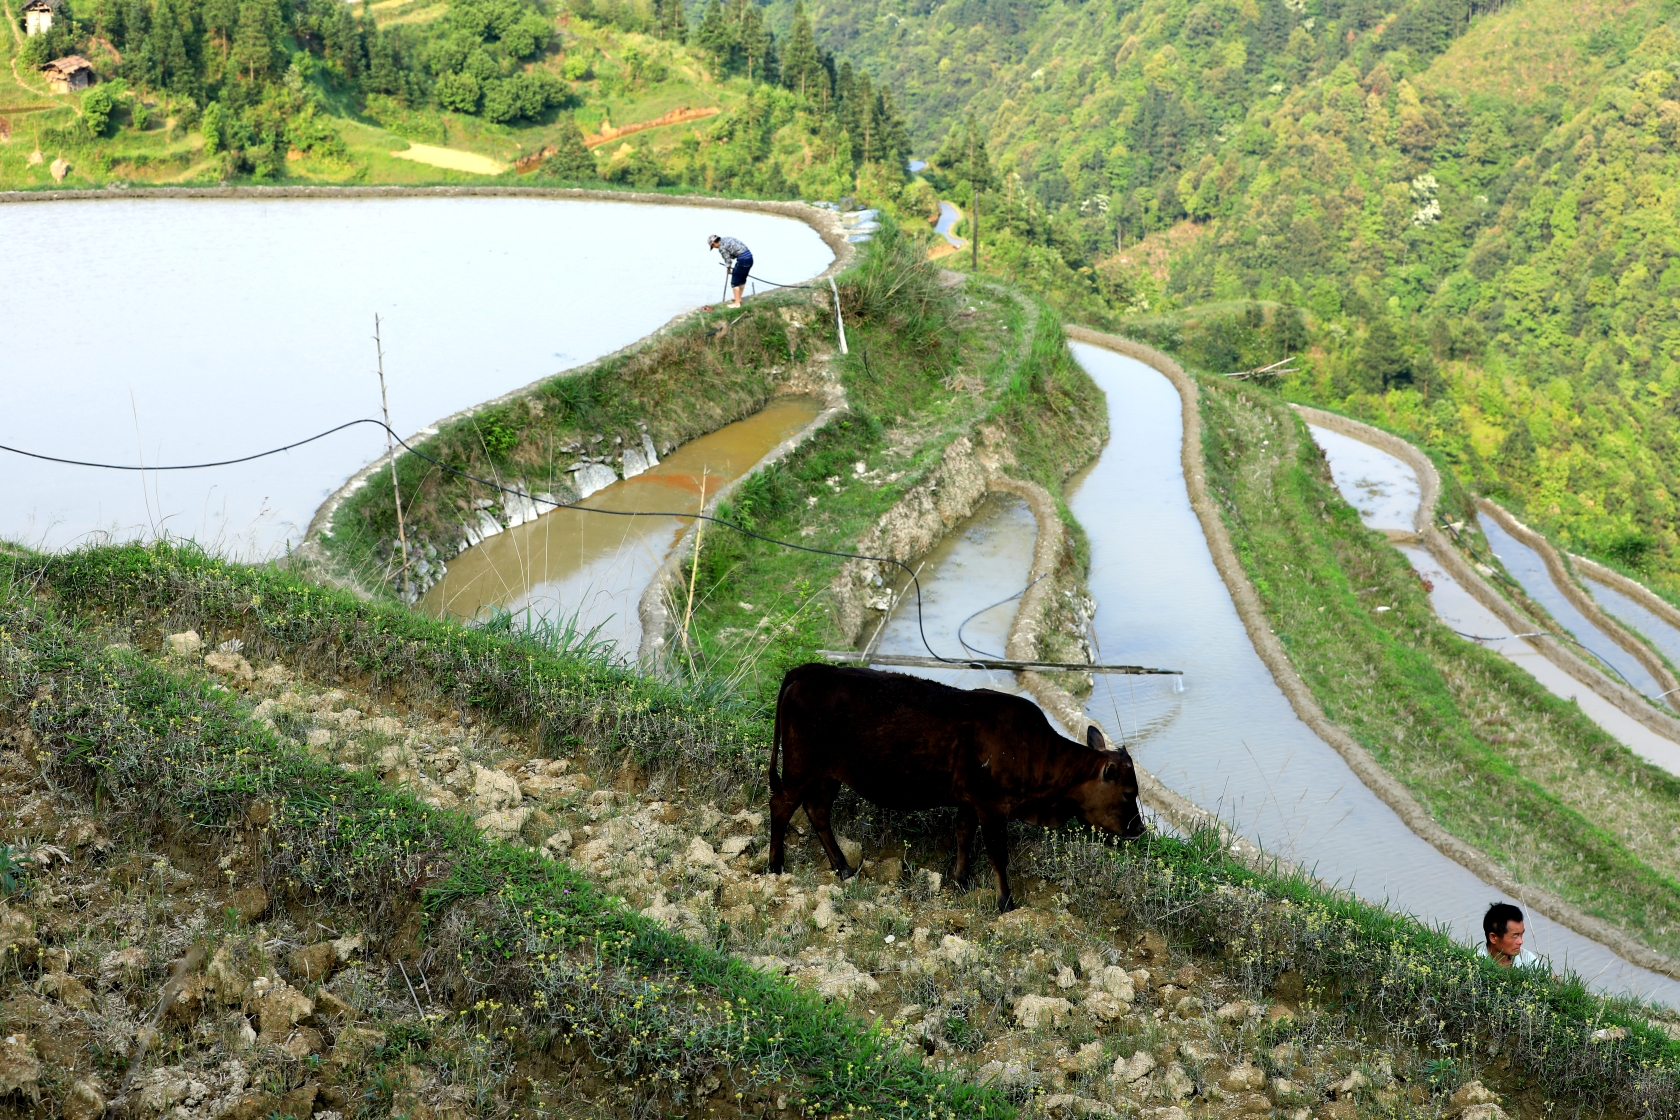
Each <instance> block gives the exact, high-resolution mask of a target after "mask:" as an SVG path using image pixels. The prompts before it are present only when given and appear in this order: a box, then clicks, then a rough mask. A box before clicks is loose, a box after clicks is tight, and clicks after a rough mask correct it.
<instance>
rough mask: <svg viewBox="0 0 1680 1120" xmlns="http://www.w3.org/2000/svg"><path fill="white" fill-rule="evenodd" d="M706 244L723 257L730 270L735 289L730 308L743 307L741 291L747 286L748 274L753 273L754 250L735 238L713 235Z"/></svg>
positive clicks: (730, 282)
mask: <svg viewBox="0 0 1680 1120" xmlns="http://www.w3.org/2000/svg"><path fill="white" fill-rule="evenodd" d="M706 244H707V245H709V246H711V247H712V248H713V249H716V250H717V251H718V252H719V253H721V254H722V255H723V263H724V266H725V267H726V268H729V269H730V270H731V271H730V274H729V284H730V286H731V287H733V288H734V289H735V299H734V301H733V302H732V303H730V304H729V306H730V307H739V306H741V290H742V289H743V288H745V287H746V286H747V273H749V272H751V271H752V266H753V255H752V250H751V249H749V248H747V247H746V246H745V245H743V244H741V243H740V242H739V241H737V240H735V239H734V238H733V237H719V236H718V235H717V234H715V233H714V234H712V236H711V237H710V238H708V239H707V240H706Z"/></svg>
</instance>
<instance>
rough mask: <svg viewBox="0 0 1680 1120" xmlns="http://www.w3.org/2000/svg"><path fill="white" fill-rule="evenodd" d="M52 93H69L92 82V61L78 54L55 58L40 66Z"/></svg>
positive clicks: (84, 87)
mask: <svg viewBox="0 0 1680 1120" xmlns="http://www.w3.org/2000/svg"><path fill="white" fill-rule="evenodd" d="M41 73H43V74H45V75H46V76H47V85H48V86H49V87H51V89H52V91H53V92H54V93H70V92H71V91H73V90H78V89H86V88H87V87H88V86H90V85H92V84H93V63H91V62H89V61H88V60H87V59H85V58H83V57H82V56H81V55H79V54H70V55H65V56H64V57H63V58H55V59H53V60H52V61H51V62H48V63H45V64H44V65H42V67H41Z"/></svg>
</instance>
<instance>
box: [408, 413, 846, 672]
mask: <svg viewBox="0 0 1680 1120" xmlns="http://www.w3.org/2000/svg"><path fill="white" fill-rule="evenodd" d="M822 409H823V401H822V399H821V398H819V397H812V396H786V397H777V398H776V399H774V400H772V401H771V402H770V403H769V404H768V405H766V406H765V407H764V409H763V410H762V411H760V412H758V413H756V414H754V415H752V416H749V417H747V418H746V419H745V420H739V421H736V422H735V423H733V424H728V425H725V426H724V427H722V428H719V429H718V430H717V431H715V432H713V433H711V434H710V435H706V436H701V437H700V438H699V439H695V440H691V441H689V442H688V443H685V444H683V445H682V446H681V447H679V448H677V449H676V450H674V451H672V452H671V454H669V455H668V456H666V457H665V458H664V459H663V460H661V461H660V462H659V463H658V464H657V465H655V466H653V467H651V468H650V469H648V470H647V471H646V472H645V473H643V474H639V475H636V476H635V477H634V478H626V479H620V480H619V481H618V482H615V483H613V484H612V485H611V486H608V487H606V488H605V489H604V490H600V491H597V492H596V493H594V494H591V495H590V496H589V497H588V498H587V499H585V500H584V501H582V502H580V503H578V505H579V506H583V507H588V508H589V509H600V510H611V511H614V512H615V513H618V514H628V513H637V514H645V513H672V514H693V513H697V512H699V510H700V505H701V495H702V492H704V493H705V494H707V495H713V494H716V493H717V492H718V489H719V488H720V487H722V486H724V485H726V484H727V483H730V482H733V481H734V480H736V479H738V478H740V477H741V476H742V475H744V474H746V473H747V472H748V471H750V470H751V469H752V468H753V465H754V464H755V463H757V462H758V461H759V460H760V459H762V458H764V456H765V455H766V454H768V453H769V452H770V451H771V450H772V449H773V448H774V447H775V446H776V445H777V444H779V443H781V442H782V441H783V440H785V439H787V438H788V437H789V436H792V435H793V434H794V433H796V432H798V431H799V430H800V429H801V428H803V427H804V426H805V425H807V424H809V423H810V422H811V421H812V420H814V419H815V418H816V416H817V414H818V413H819V412H821V411H822ZM689 524H691V522H690V520H689V519H688V518H685V517H626V516H612V515H609V514H601V513H589V512H586V511H585V510H583V509H576V508H569V507H563V508H560V509H556V510H551V511H550V512H548V513H545V514H543V515H542V516H541V517H538V518H537V519H536V520H535V521H527V522H526V523H525V524H523V525H518V526H515V527H514V528H512V529H505V530H503V531H502V532H500V533H498V534H496V535H495V536H493V537H491V538H490V539H489V540H487V541H485V542H484V543H482V544H479V545H476V546H474V547H472V548H469V549H467V550H466V551H465V552H463V553H461V554H460V555H459V556H457V557H456V558H455V559H453V560H451V561H449V571H448V573H447V574H445V576H444V577H443V579H442V580H441V581H439V582H438V583H437V584H436V585H435V586H434V587H432V589H431V590H430V591H428V592H427V593H426V594H425V596H424V597H423V598H422V599H421V600H420V609H421V610H423V611H425V612H426V613H427V614H431V615H434V616H439V617H447V618H456V619H468V620H470V619H475V618H481V617H483V616H484V615H485V614H486V612H488V611H490V610H492V609H498V608H499V609H503V610H508V611H511V612H513V614H514V615H515V616H516V620H517V621H520V622H522V623H526V624H529V623H530V622H532V621H535V620H537V619H547V620H548V621H550V622H554V623H567V622H570V623H571V624H572V625H574V626H575V627H576V628H577V629H579V630H581V631H585V632H587V631H590V630H596V629H597V628H598V636H599V637H601V638H605V639H609V640H611V641H613V642H614V643H616V644H617V646H618V650H619V652H620V653H621V654H622V655H624V656H627V657H633V656H635V653H636V650H637V648H638V646H639V645H640V644H641V638H642V625H641V619H640V618H639V617H638V615H637V612H636V607H637V604H638V603H639V602H640V600H641V596H642V592H643V590H644V589H645V588H646V587H647V584H648V581H649V580H650V579H652V578H653V576H654V573H655V572H657V571H658V570H659V566H660V564H662V563H664V560H665V557H666V556H667V555H668V554H669V553H670V551H671V549H672V547H674V546H675V545H676V543H677V541H678V539H679V538H680V537H681V536H682V534H683V531H684V530H686V529H687V528H688V526H689ZM713 529H714V530H715V531H718V532H729V530H727V529H721V528H718V527H716V526H714V527H713Z"/></svg>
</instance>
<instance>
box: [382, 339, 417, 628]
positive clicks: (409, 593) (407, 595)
mask: <svg viewBox="0 0 1680 1120" xmlns="http://www.w3.org/2000/svg"><path fill="white" fill-rule="evenodd" d="M373 348H374V352H375V353H377V354H378V355H379V411H380V413H381V414H382V415H383V416H384V417H385V454H386V456H387V457H388V458H389V459H390V460H391V493H392V495H393V496H394V497H395V498H396V500H397V545H398V547H400V548H401V549H402V579H403V603H404V605H407V604H408V603H409V601H410V599H411V598H412V597H413V589H412V588H411V586H410V584H409V581H408V534H407V533H406V532H405V531H404V530H403V515H402V490H401V489H400V488H399V487H398V486H397V450H396V447H397V445H396V442H395V438H394V436H393V435H392V433H391V408H390V406H389V405H388V404H387V403H386V401H385V344H384V343H383V342H382V341H380V338H379V313H378V312H374V316H373Z"/></svg>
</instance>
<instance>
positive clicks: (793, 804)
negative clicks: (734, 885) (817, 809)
mask: <svg viewBox="0 0 1680 1120" xmlns="http://www.w3.org/2000/svg"><path fill="white" fill-rule="evenodd" d="M801 792H802V791H800V790H797V789H789V788H788V787H787V786H783V787H782V788H781V790H779V791H778V792H776V793H773V794H771V795H770V865H769V867H768V869H767V870H768V871H769V872H770V874H772V875H780V874H781V873H782V871H783V869H784V868H785V866H786V854H787V853H786V844H787V830H788V822H789V821H791V820H792V819H793V812H794V810H795V809H797V808H799V800H800V796H799V795H800V793H801Z"/></svg>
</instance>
